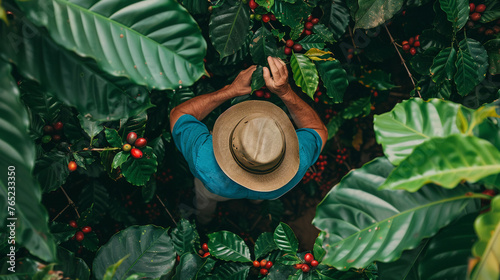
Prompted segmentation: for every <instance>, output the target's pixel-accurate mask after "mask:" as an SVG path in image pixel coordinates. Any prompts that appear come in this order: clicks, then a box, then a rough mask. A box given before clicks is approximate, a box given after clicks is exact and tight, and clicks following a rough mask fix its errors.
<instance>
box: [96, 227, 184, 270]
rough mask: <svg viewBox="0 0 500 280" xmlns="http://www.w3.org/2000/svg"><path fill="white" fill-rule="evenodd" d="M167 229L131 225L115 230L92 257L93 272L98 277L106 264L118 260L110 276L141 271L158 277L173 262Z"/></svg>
mask: <svg viewBox="0 0 500 280" xmlns="http://www.w3.org/2000/svg"><path fill="white" fill-rule="evenodd" d="M167 231H168V230H167V229H164V228H161V227H156V226H152V225H148V226H131V227H129V228H127V229H125V230H122V231H120V232H119V233H117V234H115V235H114V236H113V237H111V239H110V240H109V241H108V243H106V244H105V245H103V246H102V247H101V248H100V249H99V251H98V252H97V255H96V257H95V259H94V263H93V265H92V272H93V274H94V277H96V278H97V279H99V278H101V276H100V275H104V273H105V271H106V268H107V267H108V266H109V265H111V264H114V263H116V262H118V261H120V258H121V257H123V256H124V255H126V254H129V257H128V258H126V259H125V260H121V261H122V264H121V265H120V266H119V268H118V269H117V270H116V274H115V276H114V278H113V279H124V278H126V277H127V276H129V275H132V274H134V273H139V274H141V273H144V274H145V275H147V276H148V277H152V278H157V277H160V276H162V275H164V274H167V273H168V272H169V271H170V270H171V269H172V268H173V266H174V263H175V251H174V246H173V245H172V241H171V240H170V237H169V236H168V233H167Z"/></svg>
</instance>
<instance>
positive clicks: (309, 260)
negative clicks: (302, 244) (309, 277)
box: [293, 253, 319, 273]
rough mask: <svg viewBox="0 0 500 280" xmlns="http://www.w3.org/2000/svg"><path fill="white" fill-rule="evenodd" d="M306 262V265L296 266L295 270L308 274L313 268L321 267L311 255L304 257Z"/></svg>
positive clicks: (299, 264)
mask: <svg viewBox="0 0 500 280" xmlns="http://www.w3.org/2000/svg"><path fill="white" fill-rule="evenodd" d="M304 260H305V261H306V263H298V264H296V265H294V266H293V267H294V268H295V269H302V272H304V273H307V272H309V271H311V267H316V266H318V265H319V262H318V261H317V260H315V259H314V256H313V254H311V253H307V254H306V255H305V256H304Z"/></svg>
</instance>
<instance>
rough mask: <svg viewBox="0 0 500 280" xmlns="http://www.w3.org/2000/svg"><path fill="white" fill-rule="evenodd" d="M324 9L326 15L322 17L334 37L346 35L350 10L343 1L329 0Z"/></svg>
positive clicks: (336, 38)
mask: <svg viewBox="0 0 500 280" xmlns="http://www.w3.org/2000/svg"><path fill="white" fill-rule="evenodd" d="M323 10H324V11H325V15H326V16H325V17H323V18H322V19H321V21H322V22H324V23H325V24H326V25H327V26H328V27H329V29H330V31H332V33H333V39H334V40H339V39H340V37H341V36H342V35H344V33H345V30H346V28H347V25H349V20H350V18H351V17H350V15H349V10H348V9H347V7H346V6H345V4H344V2H343V1H329V2H327V3H325V5H324V7H323Z"/></svg>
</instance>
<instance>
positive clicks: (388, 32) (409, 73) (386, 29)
mask: <svg viewBox="0 0 500 280" xmlns="http://www.w3.org/2000/svg"><path fill="white" fill-rule="evenodd" d="M384 27H385V31H387V34H389V38H391V44H392V45H393V46H394V48H395V49H396V52H397V53H398V55H399V58H400V59H401V63H403V65H404V67H405V69H406V72H407V73H408V77H410V80H411V83H412V84H413V88H414V89H415V90H416V91H417V94H418V96H419V97H420V98H422V95H420V91H419V90H418V89H416V86H415V81H414V80H413V75H412V74H411V72H410V70H409V69H408V66H406V62H405V60H404V58H403V56H402V55H401V53H400V52H399V49H398V47H397V46H396V42H395V41H394V38H392V34H391V32H390V31H389V28H387V25H386V24H385V23H384Z"/></svg>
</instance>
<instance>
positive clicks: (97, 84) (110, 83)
mask: <svg viewBox="0 0 500 280" xmlns="http://www.w3.org/2000/svg"><path fill="white" fill-rule="evenodd" d="M9 9H10V10H12V11H13V12H14V13H16V15H17V16H16V17H15V18H14V20H13V21H12V22H11V23H12V24H11V25H10V26H9V28H2V29H0V37H2V38H11V39H10V40H2V41H1V42H0V56H2V57H3V58H4V59H5V60H9V61H12V62H13V63H15V64H16V65H17V67H18V70H19V72H20V74H21V75H23V76H24V77H26V78H29V79H31V80H35V81H36V82H37V83H38V84H40V85H41V87H40V89H41V90H43V91H47V95H48V96H49V95H52V96H55V97H57V99H58V100H59V101H60V102H62V103H64V104H66V105H69V106H74V107H76V108H77V110H78V111H79V112H80V113H81V114H83V115H89V116H91V117H92V118H93V119H94V120H117V119H120V118H123V117H128V116H129V115H135V114H138V113H140V112H141V111H144V110H146V109H147V108H149V107H150V106H151V103H150V101H149V95H148V92H147V90H146V89H145V88H143V87H139V86H136V85H134V84H132V83H131V82H129V81H127V80H124V79H116V78H113V77H110V76H109V75H107V74H104V72H102V71H101V70H97V69H96V67H95V65H94V63H91V62H84V61H82V59H81V58H80V57H78V56H77V55H75V54H73V53H72V52H70V51H68V50H66V49H64V48H63V47H61V46H59V45H57V44H56V43H54V42H53V41H52V40H51V39H50V38H49V36H42V35H43V32H42V29H39V28H36V27H35V26H34V25H33V24H32V23H31V22H29V21H28V20H27V18H26V17H25V16H24V15H23V14H22V13H21V12H20V11H19V10H17V9H16V8H14V7H12V6H9ZM25 33H26V34H25ZM21 46H22V48H21ZM34 62H36V63H34ZM122 87H123V88H125V89H122ZM89 89H92V90H89ZM139 95H140V96H139ZM66 128H67V126H65V133H66V132H67V129H66Z"/></svg>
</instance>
